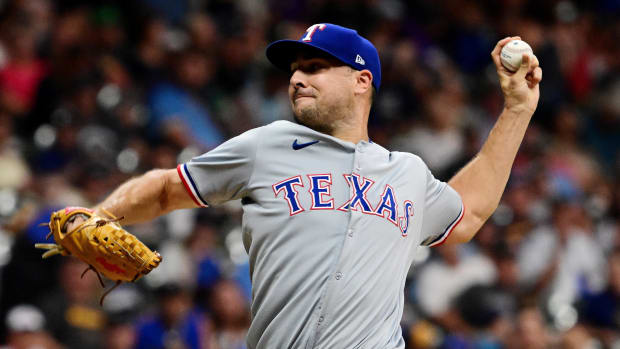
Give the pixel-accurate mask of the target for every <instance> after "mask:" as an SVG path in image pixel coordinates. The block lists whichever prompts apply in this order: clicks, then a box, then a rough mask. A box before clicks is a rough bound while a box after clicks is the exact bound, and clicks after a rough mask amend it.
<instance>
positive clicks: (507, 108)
mask: <svg viewBox="0 0 620 349" xmlns="http://www.w3.org/2000/svg"><path fill="white" fill-rule="evenodd" d="M535 110H536V109H532V108H529V107H527V106H526V105H524V104H521V103H520V104H512V105H511V104H505V105H504V113H506V114H508V115H512V116H515V117H519V118H523V117H528V118H531V117H532V115H534V111H535Z"/></svg>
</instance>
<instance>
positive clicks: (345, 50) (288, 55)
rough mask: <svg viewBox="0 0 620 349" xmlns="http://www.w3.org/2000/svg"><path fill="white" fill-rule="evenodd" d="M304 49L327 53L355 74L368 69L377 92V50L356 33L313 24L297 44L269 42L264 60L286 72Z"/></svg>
mask: <svg viewBox="0 0 620 349" xmlns="http://www.w3.org/2000/svg"><path fill="white" fill-rule="evenodd" d="M307 48H314V49H317V50H319V51H322V52H324V53H327V54H328V55H330V56H332V57H334V58H336V59H338V60H339V61H341V62H342V63H344V64H346V65H348V66H350V67H351V68H353V69H355V70H364V69H368V70H369V71H370V72H371V73H372V85H373V86H374V87H375V89H376V90H377V91H379V86H380V85H381V62H379V53H378V52H377V49H376V48H375V46H374V45H373V44H372V43H371V42H370V41H368V40H367V39H365V38H363V37H362V36H360V35H359V34H358V33H357V31H355V30H353V29H349V28H345V27H341V26H339V25H336V24H331V23H320V24H313V25H311V26H310V27H309V28H308V29H307V30H306V32H305V33H304V34H303V35H302V37H301V38H300V39H299V40H297V41H295V40H278V41H276V42H272V43H271V44H269V46H267V51H266V54H267V59H269V61H270V62H271V63H272V64H273V65H275V66H276V67H277V68H279V69H282V70H285V71H290V70H291V63H292V62H293V61H294V60H296V59H297V54H298V52H299V51H300V50H303V49H307Z"/></svg>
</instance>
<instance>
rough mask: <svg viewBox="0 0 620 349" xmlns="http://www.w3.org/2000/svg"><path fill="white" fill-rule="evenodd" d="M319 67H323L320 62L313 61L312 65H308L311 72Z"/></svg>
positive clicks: (319, 68)
mask: <svg viewBox="0 0 620 349" xmlns="http://www.w3.org/2000/svg"><path fill="white" fill-rule="evenodd" d="M321 68H323V67H322V66H321V65H320V64H318V63H313V64H312V65H310V71H312V72H316V71H319V70H321Z"/></svg>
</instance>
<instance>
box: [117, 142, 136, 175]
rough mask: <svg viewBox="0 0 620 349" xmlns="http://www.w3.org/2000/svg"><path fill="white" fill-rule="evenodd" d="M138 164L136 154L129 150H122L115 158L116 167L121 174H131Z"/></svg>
mask: <svg viewBox="0 0 620 349" xmlns="http://www.w3.org/2000/svg"><path fill="white" fill-rule="evenodd" d="M139 164H140V156H139V155H138V152H136V151H135V150H133V149H131V148H127V149H123V150H122V151H121V152H120V153H118V156H117V157H116V166H118V169H119V170H120V171H121V172H123V173H132V172H134V171H135V170H136V169H137V168H138V165H139Z"/></svg>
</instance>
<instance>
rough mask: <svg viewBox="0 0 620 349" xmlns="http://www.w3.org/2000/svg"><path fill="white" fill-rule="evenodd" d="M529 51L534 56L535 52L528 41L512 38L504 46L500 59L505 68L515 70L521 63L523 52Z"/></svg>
mask: <svg viewBox="0 0 620 349" xmlns="http://www.w3.org/2000/svg"><path fill="white" fill-rule="evenodd" d="M524 53H527V54H529V55H530V57H532V56H533V55H534V52H533V51H532V48H531V47H530V45H528V44H527V42H525V41H522V40H512V41H510V42H509V43H507V44H506V45H504V47H503V48H502V52H501V53H500V55H499V58H500V61H501V62H502V65H503V66H504V68H506V69H508V70H509V71H511V72H515V71H517V70H518V69H519V66H520V65H521V59H522V58H523V54H524Z"/></svg>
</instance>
